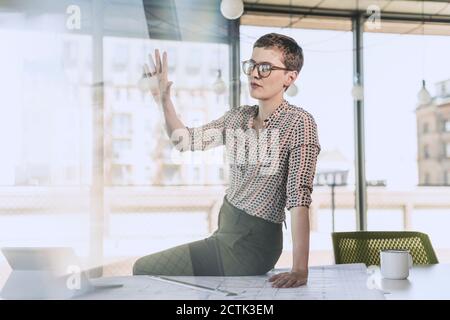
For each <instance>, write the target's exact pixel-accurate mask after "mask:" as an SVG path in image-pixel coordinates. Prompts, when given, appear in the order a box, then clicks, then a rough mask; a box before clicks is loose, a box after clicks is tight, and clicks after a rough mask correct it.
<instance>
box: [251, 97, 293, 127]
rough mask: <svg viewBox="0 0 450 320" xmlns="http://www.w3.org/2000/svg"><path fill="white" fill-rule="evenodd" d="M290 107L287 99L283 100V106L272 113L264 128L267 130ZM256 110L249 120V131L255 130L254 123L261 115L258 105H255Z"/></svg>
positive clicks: (253, 110) (254, 109)
mask: <svg viewBox="0 0 450 320" xmlns="http://www.w3.org/2000/svg"><path fill="white" fill-rule="evenodd" d="M288 106H289V103H288V102H287V101H286V99H283V101H282V102H281V104H280V105H279V106H278V107H277V108H276V109H275V111H274V112H272V113H271V114H270V115H269V117H268V118H267V119H266V120H265V121H264V123H263V126H264V128H267V127H268V126H269V125H270V124H271V123H272V122H273V121H274V120H275V119H276V118H278V117H279V116H280V114H281V113H283V111H285V110H286V109H287V108H288ZM253 107H254V108H253V109H252V113H251V115H250V118H249V119H248V124H247V127H248V128H249V129H251V128H253V123H254V120H255V118H256V117H257V116H258V113H259V107H258V105H254V106H253Z"/></svg>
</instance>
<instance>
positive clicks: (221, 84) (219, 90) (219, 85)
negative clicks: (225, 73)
mask: <svg viewBox="0 0 450 320" xmlns="http://www.w3.org/2000/svg"><path fill="white" fill-rule="evenodd" d="M213 90H214V92H215V93H216V94H217V95H220V94H224V93H225V92H226V91H227V85H226V84H225V81H223V79H222V70H220V69H219V70H217V79H216V81H214V84H213Z"/></svg>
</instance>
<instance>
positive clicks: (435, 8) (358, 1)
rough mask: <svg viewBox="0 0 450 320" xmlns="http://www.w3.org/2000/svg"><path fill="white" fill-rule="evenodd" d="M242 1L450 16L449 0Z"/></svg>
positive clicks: (312, 7) (315, 7)
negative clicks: (378, 9)
mask: <svg viewBox="0 0 450 320" xmlns="http://www.w3.org/2000/svg"><path fill="white" fill-rule="evenodd" d="M244 3H246V4H257V5H280V6H295V7H303V8H308V9H335V10H344V11H356V10H359V11H363V10H364V11H365V10H366V9H367V8H368V7H369V6H370V5H376V6H378V7H379V8H380V10H381V13H383V12H384V13H405V14H422V12H423V13H424V14H426V15H434V16H440V15H442V16H450V3H449V1H435V0H428V1H415V0H244ZM422 10H423V11H422Z"/></svg>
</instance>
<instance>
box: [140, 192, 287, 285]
mask: <svg viewBox="0 0 450 320" xmlns="http://www.w3.org/2000/svg"><path fill="white" fill-rule="evenodd" d="M282 250H283V232H282V225H281V224H278V223H273V222H270V221H267V220H264V219H262V218H259V217H255V216H251V215H249V214H247V213H246V212H245V211H243V210H240V209H238V208H236V207H235V206H233V205H232V204H231V203H230V202H229V201H228V200H227V198H226V196H225V197H224V201H223V204H222V206H221V208H220V212H219V223H218V229H217V230H216V231H215V232H214V233H213V234H212V235H211V236H210V237H208V238H206V239H203V240H199V241H195V242H191V243H187V244H183V245H180V246H177V247H174V248H171V249H167V250H164V251H161V252H157V253H154V254H151V255H148V256H144V257H142V258H140V259H138V260H137V261H136V263H135V264H134V266H133V274H135V275H142V274H146V275H173V276H246V275H261V274H265V273H267V272H268V271H270V270H271V269H272V268H273V267H274V266H275V264H276V262H277V261H278V259H279V257H280V255H281V252H282Z"/></svg>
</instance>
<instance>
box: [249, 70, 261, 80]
mask: <svg viewBox="0 0 450 320" xmlns="http://www.w3.org/2000/svg"><path fill="white" fill-rule="evenodd" d="M250 77H252V78H258V77H259V74H258V70H257V68H253V69H252V72H251V73H250Z"/></svg>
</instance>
